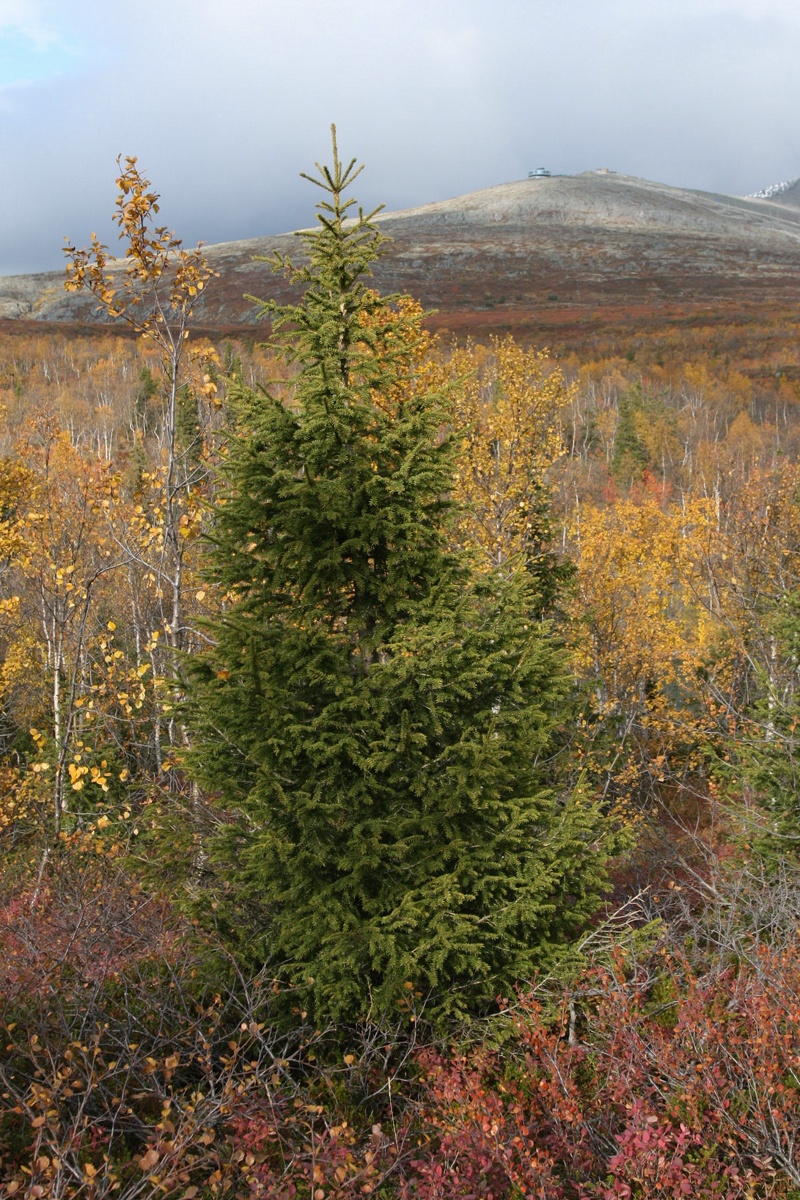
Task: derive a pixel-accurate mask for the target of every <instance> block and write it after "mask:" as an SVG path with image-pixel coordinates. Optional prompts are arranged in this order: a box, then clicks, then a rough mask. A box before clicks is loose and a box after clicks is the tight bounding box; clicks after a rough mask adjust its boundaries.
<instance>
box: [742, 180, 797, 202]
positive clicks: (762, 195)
mask: <svg viewBox="0 0 800 1200" xmlns="http://www.w3.org/2000/svg"><path fill="white" fill-rule="evenodd" d="M796 182H797V180H795V179H784V181H783V183H773V184H770V186H769V187H766V188H764V189H763V191H760V192H751V193H750V195H749V196H745V200H773V199H774V198H775V196H780V195H781V193H782V192H788V190H789V188H790V187H791V186H792V184H793V183H796Z"/></svg>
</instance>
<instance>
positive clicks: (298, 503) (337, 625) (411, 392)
mask: <svg viewBox="0 0 800 1200" xmlns="http://www.w3.org/2000/svg"><path fill="white" fill-rule="evenodd" d="M317 166H318V171H319V175H318V176H317V177H314V179H313V182H315V183H316V184H318V186H319V187H320V188H321V189H322V191H323V193H324V194H323V198H322V200H321V202H320V204H319V205H318V210H319V211H318V217H317V226H316V228H315V229H314V230H312V231H306V232H304V233H302V234H301V235H300V236H301V238H302V240H303V242H304V245H305V251H306V256H307V261H306V265H304V266H301V267H294V266H292V265H291V264H289V263H287V262H283V263H282V264H281V265H282V266H283V267H284V268H285V269H286V270H288V271H289V272H290V274H291V277H292V279H293V280H294V281H295V282H297V283H300V284H302V285H303V287H304V289H305V291H304V294H303V297H302V299H301V300H300V301H299V302H298V303H297V304H294V305H287V306H269V309H270V312H271V313H272V316H273V329H274V334H273V338H274V341H275V344H276V345H279V346H281V347H282V351H283V353H284V354H285V356H286V358H287V359H288V361H289V362H290V363H291V364H293V365H294V374H293V376H292V394H291V396H290V398H289V399H288V400H287V398H286V397H285V395H284V396H281V395H278V394H273V392H272V391H270V390H263V391H251V390H248V389H246V388H244V387H242V386H240V387H239V388H238V391H237V393H236V394H237V400H236V411H237V424H236V428H235V429H234V430H233V432H232V433H231V436H230V442H229V453H228V458H227V464H226V467H225V472H224V481H223V494H222V497H221V502H220V505H219V508H218V510H217V514H216V521H215V530H214V535H213V537H214V541H213V548H212V552H211V568H210V575H211V577H212V578H213V579H214V581H215V582H216V584H217V585H218V586H219V587H220V588H221V590H222V592H223V593H224V594H225V596H226V597H227V600H226V607H225V611H224V612H223V614H222V615H221V616H220V617H219V618H218V619H217V620H216V621H214V622H213V624H212V625H211V627H210V629H209V634H210V637H211V641H212V643H213V645H212V648H210V649H209V650H208V651H207V652H206V653H205V654H204V655H203V656H202V657H200V658H198V659H195V660H193V661H192V662H191V663H190V664H189V665H188V671H189V681H188V685H189V689H190V692H191V697H192V700H191V706H192V717H191V720H192V724H193V727H194V736H195V744H196V750H195V752H194V759H193V761H194V769H195V772H196V775H197V778H198V780H199V781H200V782H201V784H203V785H204V786H205V788H206V789H208V791H209V792H210V793H211V794H213V795H216V797H217V798H218V804H219V806H220V808H221V809H222V810H224V811H225V812H226V813H227V817H226V819H225V821H224V822H223V823H222V827H221V833H220V835H219V837H218V839H217V842H216V845H215V847H214V851H213V858H214V861H215V867H214V869H215V870H216V872H217V873H218V877H219V884H220V886H218V887H217V889H216V897H215V911H216V913H217V914H218V917H219V920H220V921H222V922H223V923H224V924H225V927H226V928H227V929H228V931H229V932H230V934H231V936H232V937H233V938H235V939H236V940H237V941H238V943H239V946H240V949H241V952H242V953H243V954H245V955H247V956H249V957H250V958H251V959H252V960H254V961H256V962H258V963H259V964H264V963H266V964H268V966H269V967H270V969H271V970H272V971H273V973H274V975H275V977H276V978H278V979H282V980H286V981H288V982H289V983H290V984H292V985H293V986H294V987H296V988H297V989H299V990H300V993H301V1003H302V1006H303V1007H304V1008H307V1009H308V1010H309V1011H310V1012H311V1013H312V1014H313V1016H314V1018H315V1019H317V1020H322V1019H326V1018H332V1019H358V1018H363V1017H367V1016H372V1017H375V1016H385V1015H386V1014H387V1013H389V1012H392V1011H397V1009H396V1007H395V1006H396V1005H397V1004H398V1003H402V999H403V997H404V996H408V994H409V991H408V989H409V985H413V987H414V989H415V990H416V991H417V992H418V993H421V994H422V995H423V996H424V997H426V1001H427V1004H428V1011H429V1012H432V1013H437V1014H440V1015H442V1014H447V1013H461V1012H466V1011H480V1010H485V1009H486V1007H487V1006H488V1005H490V1004H491V1003H492V1001H493V999H494V998H495V997H496V996H497V995H498V994H500V993H505V994H508V992H509V991H510V989H511V988H512V987H513V985H514V983H515V982H516V981H518V980H525V979H527V978H529V977H530V975H531V973H532V972H533V971H534V970H535V969H536V967H537V966H538V965H540V964H541V963H542V962H545V961H548V960H549V959H551V958H552V957H553V956H554V955H555V954H557V953H558V952H559V950H560V948H561V947H562V946H563V945H564V944H565V943H566V942H568V941H569V939H570V938H571V937H572V936H573V935H574V933H575V932H576V930H578V929H579V928H580V926H581V924H582V923H583V922H585V920H586V919H587V916H588V914H589V913H590V912H591V910H592V909H593V907H594V906H595V905H596V903H597V898H598V895H599V893H600V891H601V890H602V887H603V863H604V856H605V852H604V848H603V847H604V842H603V835H602V830H601V826H600V819H599V817H598V815H597V813H596V812H595V811H594V810H593V809H592V808H591V807H590V806H589V805H587V804H585V803H581V802H579V801H576V800H572V799H565V798H564V797H563V796H562V795H560V794H559V786H558V785H559V780H558V770H557V768H556V767H555V766H554V763H553V759H554V751H555V731H556V727H557V724H558V721H559V716H560V715H561V716H563V712H564V709H563V705H564V703H565V696H566V693H567V682H566V677H565V669H564V663H563V660H562V656H561V652H560V650H559V649H558V647H557V646H556V644H555V642H554V640H553V638H552V635H551V633H550V631H549V629H548V627H547V625H546V624H544V623H542V622H541V621H537V620H536V619H535V617H534V616H532V614H535V612H536V611H537V607H540V602H539V599H538V597H537V596H536V595H535V594H534V593H533V590H532V588H533V584H532V582H531V580H530V578H529V577H526V575H525V572H524V571H521V572H520V573H519V575H518V576H517V577H514V578H511V579H509V578H500V577H497V578H495V577H488V578H487V576H486V575H485V574H484V575H481V574H480V573H479V572H477V571H474V570H472V569H471V565H470V561H469V558H468V556H466V555H465V554H464V553H463V552H460V551H456V550H454V549H452V548H451V545H452V542H451V533H452V529H451V521H452V513H451V510H450V506H449V503H448V499H447V497H448V492H449V491H450V487H451V481H452V472H453V470H454V463H453V445H454V443H453V441H451V440H450V439H449V438H448V437H447V436H446V434H445V430H446V428H447V422H448V399H447V395H446V393H443V392H442V391H441V390H437V389H435V388H432V387H431V386H430V385H429V384H428V382H426V381H427V378H428V377H427V375H426V372H425V370H424V369H421V368H420V367H419V362H418V359H419V353H418V352H419V348H420V346H421V345H422V342H423V338H424V334H423V331H422V326H421V314H420V311H419V310H418V309H417V308H415V307H414V306H413V304H410V303H408V301H407V300H404V299H403V298H399V297H388V298H381V297H379V296H378V295H377V294H376V292H375V291H374V290H373V289H372V288H371V287H370V286H369V270H370V266H371V264H372V263H373V262H374V260H375V259H376V257H377V255H378V254H379V252H380V247H381V243H382V241H383V240H384V239H383V238H382V237H381V234H380V232H379V230H378V228H377V227H376V225H375V224H374V221H373V218H374V215H375V214H374V213H372V214H369V215H365V214H364V213H363V211H362V210H360V209H357V210H356V211H355V212H354V211H353V209H354V202H353V201H352V200H348V199H346V192H347V190H348V188H349V186H350V184H351V183H352V181H353V179H354V178H355V177H356V175H357V174H358V170H360V168H358V169H357V168H356V164H355V160H353V161H352V162H350V164H349V165H347V166H344V165H343V164H342V163H341V162H340V160H339V157H338V153H337V150H336V141H335V131H334V145H333V166H332V167H331V168H328V167H320V166H319V164H317ZM265 307H267V306H265ZM234 387H235V385H234Z"/></svg>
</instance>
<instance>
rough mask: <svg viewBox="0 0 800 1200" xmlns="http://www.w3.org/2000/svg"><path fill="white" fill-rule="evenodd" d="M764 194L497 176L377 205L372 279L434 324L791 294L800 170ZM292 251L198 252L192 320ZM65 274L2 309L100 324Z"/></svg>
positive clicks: (20, 289) (3, 289)
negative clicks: (277, 255)
mask: <svg viewBox="0 0 800 1200" xmlns="http://www.w3.org/2000/svg"><path fill="white" fill-rule="evenodd" d="M769 190H772V191H773V194H772V195H771V196H770V197H768V198H765V197H763V196H762V197H747V198H739V197H735V196H725V195H721V194H716V193H710V192H700V191H692V190H689V189H685V188H676V187H670V186H668V185H666V184H660V183H651V182H649V181H647V180H644V179H636V178H633V177H631V176H627V175H620V174H616V173H615V172H613V171H609V170H606V169H601V170H597V171H586V172H584V173H583V174H580V175H574V176H568V175H562V176H558V175H556V176H541V177H537V178H529V179H524V180H521V181H519V182H516V183H505V184H499V185H498V186H496V187H491V188H486V189H484V190H482V191H479V192H472V193H470V194H468V195H466V196H459V197H456V198H455V199H453V200H443V201H439V202H437V203H434V204H426V205H423V206H421V207H418V208H410V209H405V210H403V211H400V212H391V213H386V214H384V215H382V216H381V217H380V218H379V220H380V222H381V227H382V229H383V231H384V232H385V233H386V234H387V235H389V236H390V237H391V238H392V243H391V245H390V247H389V249H388V252H387V254H386V257H385V258H384V259H383V261H382V262H381V263H380V264H379V266H378V268H377V270H376V272H375V279H376V286H377V287H379V288H380V289H382V290H386V291H408V292H410V293H411V294H412V295H414V296H417V297H418V298H419V299H420V300H421V301H422V302H423V303H424V304H425V305H426V306H429V307H434V308H437V309H439V310H440V317H439V320H438V323H439V324H445V325H446V324H447V323H448V320H452V323H454V324H459V316H461V317H465V316H467V315H468V314H469V313H478V312H483V313H484V314H487V313H489V312H490V311H494V312H495V315H496V316H497V317H498V318H499V317H500V316H501V315H502V314H505V315H506V316H507V317H508V318H509V320H511V318H512V316H513V314H514V313H517V314H520V313H523V312H527V313H530V311H531V310H532V309H540V308H541V307H542V306H544V307H547V306H548V305H549V306H551V307H552V305H554V304H560V305H562V306H565V305H566V306H577V307H586V306H592V305H609V304H611V305H614V304H628V305H631V304H639V305H641V304H646V305H656V306H658V305H664V304H669V303H681V304H694V303H709V302H714V301H719V300H724V299H732V298H736V299H738V300H754V301H764V300H770V301H782V302H796V300H797V298H798V294H799V285H800V180H798V181H796V182H795V183H793V184H791V185H789V186H788V187H786V188H785V189H782V190H781V191H780V192H777V193H775V192H774V189H769ZM276 249H277V250H280V251H282V252H286V251H289V252H293V253H294V254H298V252H299V250H300V246H299V244H298V242H297V240H296V239H295V238H294V237H293V236H292V235H291V234H283V235H281V236H279V237H265V238H253V239H251V240H248V241H238V242H225V243H222V244H220V245H216V246H209V247H207V248H206V254H207V257H208V259H209V261H210V262H211V263H212V265H213V266H214V268H215V270H217V271H218V272H219V274H220V277H219V278H218V279H215V280H213V281H212V282H211V283H210V284H209V285H208V287H207V289H206V291H205V292H204V293H203V296H202V298H201V301H200V302H199V303H198V306H197V311H196V316H197V320H198V323H199V324H204V325H207V326H209V327H222V326H226V327H235V326H243V325H247V324H250V323H252V322H253V320H254V310H253V306H252V304H251V303H250V302H248V301H246V300H244V299H243V296H244V294H245V293H250V294H253V295H257V296H261V297H265V298H266V297H272V296H274V297H277V298H288V295H289V293H288V292H287V288H286V284H285V282H284V281H283V280H282V279H281V277H279V276H275V275H274V274H272V272H271V270H270V268H269V266H268V265H267V264H265V263H259V262H254V261H253V258H254V256H258V255H269V254H270V253H271V252H272V251H273V250H276ZM62 284H63V274H62V273H60V272H51V273H48V274H43V275H28V276H16V277H14V276H7V277H4V278H0V317H14V318H23V319H28V320H30V319H33V320H38V321H41V320H45V321H92V320H98V319H99V318H97V317H96V316H95V315H94V313H93V309H94V304H93V302H92V301H91V300H90V299H88V298H87V297H85V296H81V295H78V296H73V295H67V294H66V293H65V292H64V291H63V287H62Z"/></svg>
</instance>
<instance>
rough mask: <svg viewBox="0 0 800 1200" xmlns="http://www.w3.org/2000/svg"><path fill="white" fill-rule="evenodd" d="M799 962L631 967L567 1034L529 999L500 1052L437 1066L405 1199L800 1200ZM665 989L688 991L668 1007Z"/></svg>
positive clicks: (613, 973)
mask: <svg viewBox="0 0 800 1200" xmlns="http://www.w3.org/2000/svg"><path fill="white" fill-rule="evenodd" d="M797 950H798V946H797V944H796V943H795V944H794V945H792V946H790V947H783V948H780V949H777V950H772V949H770V948H769V947H768V946H766V945H762V946H761V947H760V948H759V949H758V950H757V951H756V952H755V954H754V956H753V958H752V961H741V962H740V963H739V964H738V965H737V966H735V967H734V966H729V967H727V968H724V967H723V966H722V965H721V964H720V963H719V960H717V962H716V966H715V968H714V969H713V970H712V971H710V972H709V973H707V974H706V975H705V976H702V975H700V974H698V972H696V971H695V970H694V969H693V968H692V965H691V963H690V962H689V961H688V959H687V958H686V957H685V956H683V955H681V954H679V952H678V951H677V949H676V948H672V949H670V948H667V947H662V948H661V951H660V952H659V953H658V954H657V955H655V956H654V957H653V958H652V959H650V960H648V961H644V962H641V963H631V962H626V961H624V959H623V958H622V957H620V958H619V959H618V960H617V962H616V963H615V964H614V965H613V966H612V967H611V968H608V967H606V968H594V969H592V970H589V971H588V972H587V973H586V974H584V976H583V977H582V978H581V979H580V980H579V981H578V982H576V984H575V986H574V987H573V989H572V990H571V992H570V994H569V996H568V997H565V998H564V1001H563V1003H562V1006H561V1009H560V1012H559V1013H558V1016H557V1018H556V1019H555V1020H553V1019H552V1017H548V1015H547V1008H546V1006H545V1005H544V1004H543V1001H542V998H541V996H537V994H536V992H535V991H527V992H524V993H521V994H520V995H519V997H518V998H517V1000H516V1001H515V1003H514V1005H513V1007H511V1008H510V1009H509V1011H508V1017H507V1020H508V1022H509V1025H510V1027H511V1029H512V1030H513V1036H512V1038H511V1039H510V1040H507V1041H505V1042H504V1043H503V1045H502V1048H501V1049H490V1048H487V1047H486V1046H482V1047H481V1048H479V1049H477V1050H474V1051H471V1052H470V1053H467V1054H453V1053H451V1054H449V1055H444V1054H442V1053H440V1052H434V1051H431V1050H427V1051H424V1052H423V1053H422V1054H421V1063H422V1066H423V1068H424V1071H425V1074H426V1081H427V1095H428V1100H427V1107H426V1121H427V1126H428V1130H429V1136H430V1138H431V1141H430V1143H429V1144H428V1145H427V1147H426V1148H425V1150H424V1153H421V1154H419V1155H418V1157H417V1158H416V1160H415V1162H414V1164H413V1169H412V1171H411V1173H410V1174H408V1175H407V1176H406V1178H405V1179H404V1181H403V1186H402V1189H401V1194H402V1195H403V1196H404V1197H406V1198H408V1200H410V1198H411V1197H415V1198H419V1200H434V1198H436V1200H447V1198H449V1197H453V1200H455V1197H467V1196H469V1197H486V1198H487V1200H489V1198H490V1197H491V1198H493V1200H499V1198H500V1197H511V1196H532V1197H533V1196H536V1197H542V1198H547V1200H561V1198H563V1200H589V1197H592V1198H596V1200H611V1197H642V1198H645V1197H646V1198H648V1200H650V1198H654V1197H682V1196H694V1197H703V1198H705V1197H709V1198H710V1197H720V1198H722V1197H724V1198H725V1200H735V1198H738V1197H742V1200H744V1197H752V1196H767V1195H770V1196H771V1195H774V1196H787V1197H788V1196H791V1195H793V1194H794V1193H793V1192H792V1189H793V1188H796V1187H797V1186H798V1183H800V1155H798V1149H797V1143H798V1135H800V1108H798V1104H797V1090H798V1087H800V1001H799V1000H798V993H799V992H800V964H799V963H798V957H797ZM665 976H666V977H668V978H669V979H670V980H672V981H673V982H674V987H673V988H671V989H668V990H667V993H666V996H665V994H664V991H663V988H662V989H661V993H660V994H661V1002H660V1003H659V1002H658V1001H659V990H660V987H659V985H660V984H661V981H663V979H664V977H665ZM654 997H655V1001H656V1002H655V1003H654ZM665 1009H670V1010H671V1013H672V1019H671V1020H668V1021H665V1020H664V1019H663V1016H664V1010H665Z"/></svg>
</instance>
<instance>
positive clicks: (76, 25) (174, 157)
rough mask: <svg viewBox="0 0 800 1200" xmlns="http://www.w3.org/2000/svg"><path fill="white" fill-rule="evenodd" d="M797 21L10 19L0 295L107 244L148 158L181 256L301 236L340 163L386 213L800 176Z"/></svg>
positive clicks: (635, 15)
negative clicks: (132, 173)
mask: <svg viewBox="0 0 800 1200" xmlns="http://www.w3.org/2000/svg"><path fill="white" fill-rule="evenodd" d="M799 64H800V4H799V3H798V0H493V2H492V3H489V2H488V0H369V2H368V0H335V2H334V0H326V2H324V3H323V2H322V0H135V2H134V3H123V2H122V0H0V159H1V161H2V177H1V178H0V273H3V274H10V273H14V272H26V271H33V270H44V269H49V268H53V267H59V266H60V265H61V259H62V254H61V246H62V244H63V238H64V235H68V236H69V237H70V238H71V239H72V240H74V241H75V242H77V243H78V244H79V245H83V244H84V243H85V242H86V241H87V240H88V238H89V235H90V234H91V232H92V231H93V230H97V232H98V233H100V234H101V236H103V237H105V238H106V239H107V240H113V239H114V238H115V231H114V229H113V227H112V226H111V224H110V220H109V217H110V214H111V211H112V209H113V206H114V199H115V195H116V189H115V185H114V179H115V175H116V165H115V160H116V157H117V155H118V154H135V155H138V157H139V162H140V165H141V166H142V167H143V168H144V170H145V171H146V173H147V174H148V176H149V177H150V179H151V180H152V181H153V184H154V186H155V188H156V190H157V191H159V192H160V193H161V196H162V212H161V215H162V217H163V218H164V221H165V223H167V224H169V225H170V227H171V228H173V229H174V230H175V231H176V232H177V233H178V235H179V236H182V237H183V238H184V240H185V241H186V243H187V244H188V243H195V242H196V241H197V240H198V239H202V240H203V241H205V242H218V241H227V240H230V239H233V238H242V237H255V236H257V235H259V234H267V233H278V232H283V231H284V230H287V229H292V228H296V227H297V226H298V225H302V224H308V223H310V213H311V211H312V207H313V204H314V200H315V197H314V195H313V191H314V189H312V188H311V187H310V185H308V184H304V183H303V182H302V181H300V180H299V179H298V174H299V172H300V171H301V170H304V169H309V168H310V167H311V164H312V163H313V161H314V160H315V159H319V158H324V157H325V156H326V155H327V153H328V146H329V142H328V127H329V125H330V123H331V121H335V122H336V123H337V126H338V129H339V137H340V147H341V149H342V152H343V154H346V155H348V156H349V155H351V154H353V155H357V156H358V157H359V158H360V159H361V160H363V161H364V162H365V163H366V166H367V170H366V172H365V174H364V176H363V177H362V180H361V181H359V185H360V186H359V199H361V200H363V201H364V203H366V204H371V203H377V202H380V201H383V202H385V203H386V205H387V208H389V209H396V208H402V207H407V206H409V205H412V204H421V203H426V202H427V201H430V200H440V199H445V198H446V197H449V196H455V195H459V194H461V193H463V192H467V191H472V190H475V189H477V188H482V187H487V186H490V185H491V184H494V183H502V182H505V181H507V180H512V179H519V178H523V177H524V176H526V175H527V173H528V171H529V170H531V169H533V168H534V167H537V166H546V167H548V168H549V169H550V170H552V171H553V172H554V173H556V172H558V173H566V174H572V173H576V172H579V171H584V170H588V169H592V168H595V167H599V166H608V167H611V168H612V169H614V170H617V171H622V172H625V173H627V174H631V175H639V176H642V177H644V178H648V179H654V180H658V181H661V182H665V183H671V184H678V185H682V186H688V187H697V188H704V189H708V190H711V191H724V192H730V193H733V194H746V193H747V192H751V191H754V190H756V189H758V188H761V187H765V186H767V185H769V184H771V183H775V182H779V181H781V180H784V179H794V178H796V177H797V176H800V69H798V65H799Z"/></svg>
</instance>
